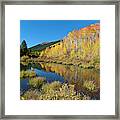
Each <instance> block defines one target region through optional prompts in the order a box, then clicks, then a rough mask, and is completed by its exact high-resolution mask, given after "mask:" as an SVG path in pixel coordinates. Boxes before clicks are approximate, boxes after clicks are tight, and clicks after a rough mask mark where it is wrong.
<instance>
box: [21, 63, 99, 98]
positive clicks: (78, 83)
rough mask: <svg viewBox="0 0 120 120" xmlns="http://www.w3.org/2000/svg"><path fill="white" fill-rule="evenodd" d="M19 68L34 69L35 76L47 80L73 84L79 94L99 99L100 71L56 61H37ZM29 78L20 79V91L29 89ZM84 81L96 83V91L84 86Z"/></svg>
mask: <svg viewBox="0 0 120 120" xmlns="http://www.w3.org/2000/svg"><path fill="white" fill-rule="evenodd" d="M20 68H21V70H30V69H32V70H34V71H35V73H36V74H37V76H41V77H45V78H46V80H47V82H49V83H51V82H53V81H60V82H61V83H67V84H74V85H75V91H76V92H80V93H81V94H90V96H92V98H91V99H100V89H99V88H100V72H99V71H98V70H95V69H82V68H80V67H79V66H73V65H62V64H56V63H44V62H41V63H37V64H28V65H27V66H26V65H22V64H21V66H20ZM28 81H29V79H28V78H26V79H23V80H20V89H21V93H22V92H23V91H26V90H28V89H29V84H28ZM85 82H88V83H89V82H92V83H94V84H95V85H96V91H94V92H91V91H88V90H86V88H84V83H85Z"/></svg>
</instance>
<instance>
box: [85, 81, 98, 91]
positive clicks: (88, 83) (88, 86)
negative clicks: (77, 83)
mask: <svg viewBox="0 0 120 120" xmlns="http://www.w3.org/2000/svg"><path fill="white" fill-rule="evenodd" d="M83 86H84V87H85V88H86V89H87V90H89V91H93V90H95V89H96V85H95V83H94V81H85V82H84V84H83Z"/></svg>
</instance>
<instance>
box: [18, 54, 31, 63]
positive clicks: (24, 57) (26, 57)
mask: <svg viewBox="0 0 120 120" xmlns="http://www.w3.org/2000/svg"><path fill="white" fill-rule="evenodd" d="M28 59H29V57H28V56H27V55H24V56H22V57H21V58H20V61H21V62H27V61H28Z"/></svg>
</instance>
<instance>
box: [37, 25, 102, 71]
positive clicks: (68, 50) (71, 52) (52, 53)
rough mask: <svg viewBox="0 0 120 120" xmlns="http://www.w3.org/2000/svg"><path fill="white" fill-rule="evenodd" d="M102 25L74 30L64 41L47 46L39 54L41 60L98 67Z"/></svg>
mask: <svg viewBox="0 0 120 120" xmlns="http://www.w3.org/2000/svg"><path fill="white" fill-rule="evenodd" d="M99 59H100V25H99V23H96V24H91V25H90V26H87V27H85V28H82V29H79V30H73V31H71V32H69V33H68V35H67V36H65V37H64V38H63V40H62V41H60V42H58V43H56V44H54V45H51V46H49V47H47V48H46V49H45V50H43V51H42V52H41V54H40V56H39V60H40V61H47V62H56V63H63V64H74V65H81V66H82V67H85V68H86V67H96V68H98V69H99V64H100V63H99V62H100V60H99Z"/></svg>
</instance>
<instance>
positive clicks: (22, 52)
mask: <svg viewBox="0 0 120 120" xmlns="http://www.w3.org/2000/svg"><path fill="white" fill-rule="evenodd" d="M27 53H28V49H27V43H26V41H25V40H23V41H22V43H21V45H20V56H23V55H26V54H27Z"/></svg>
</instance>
